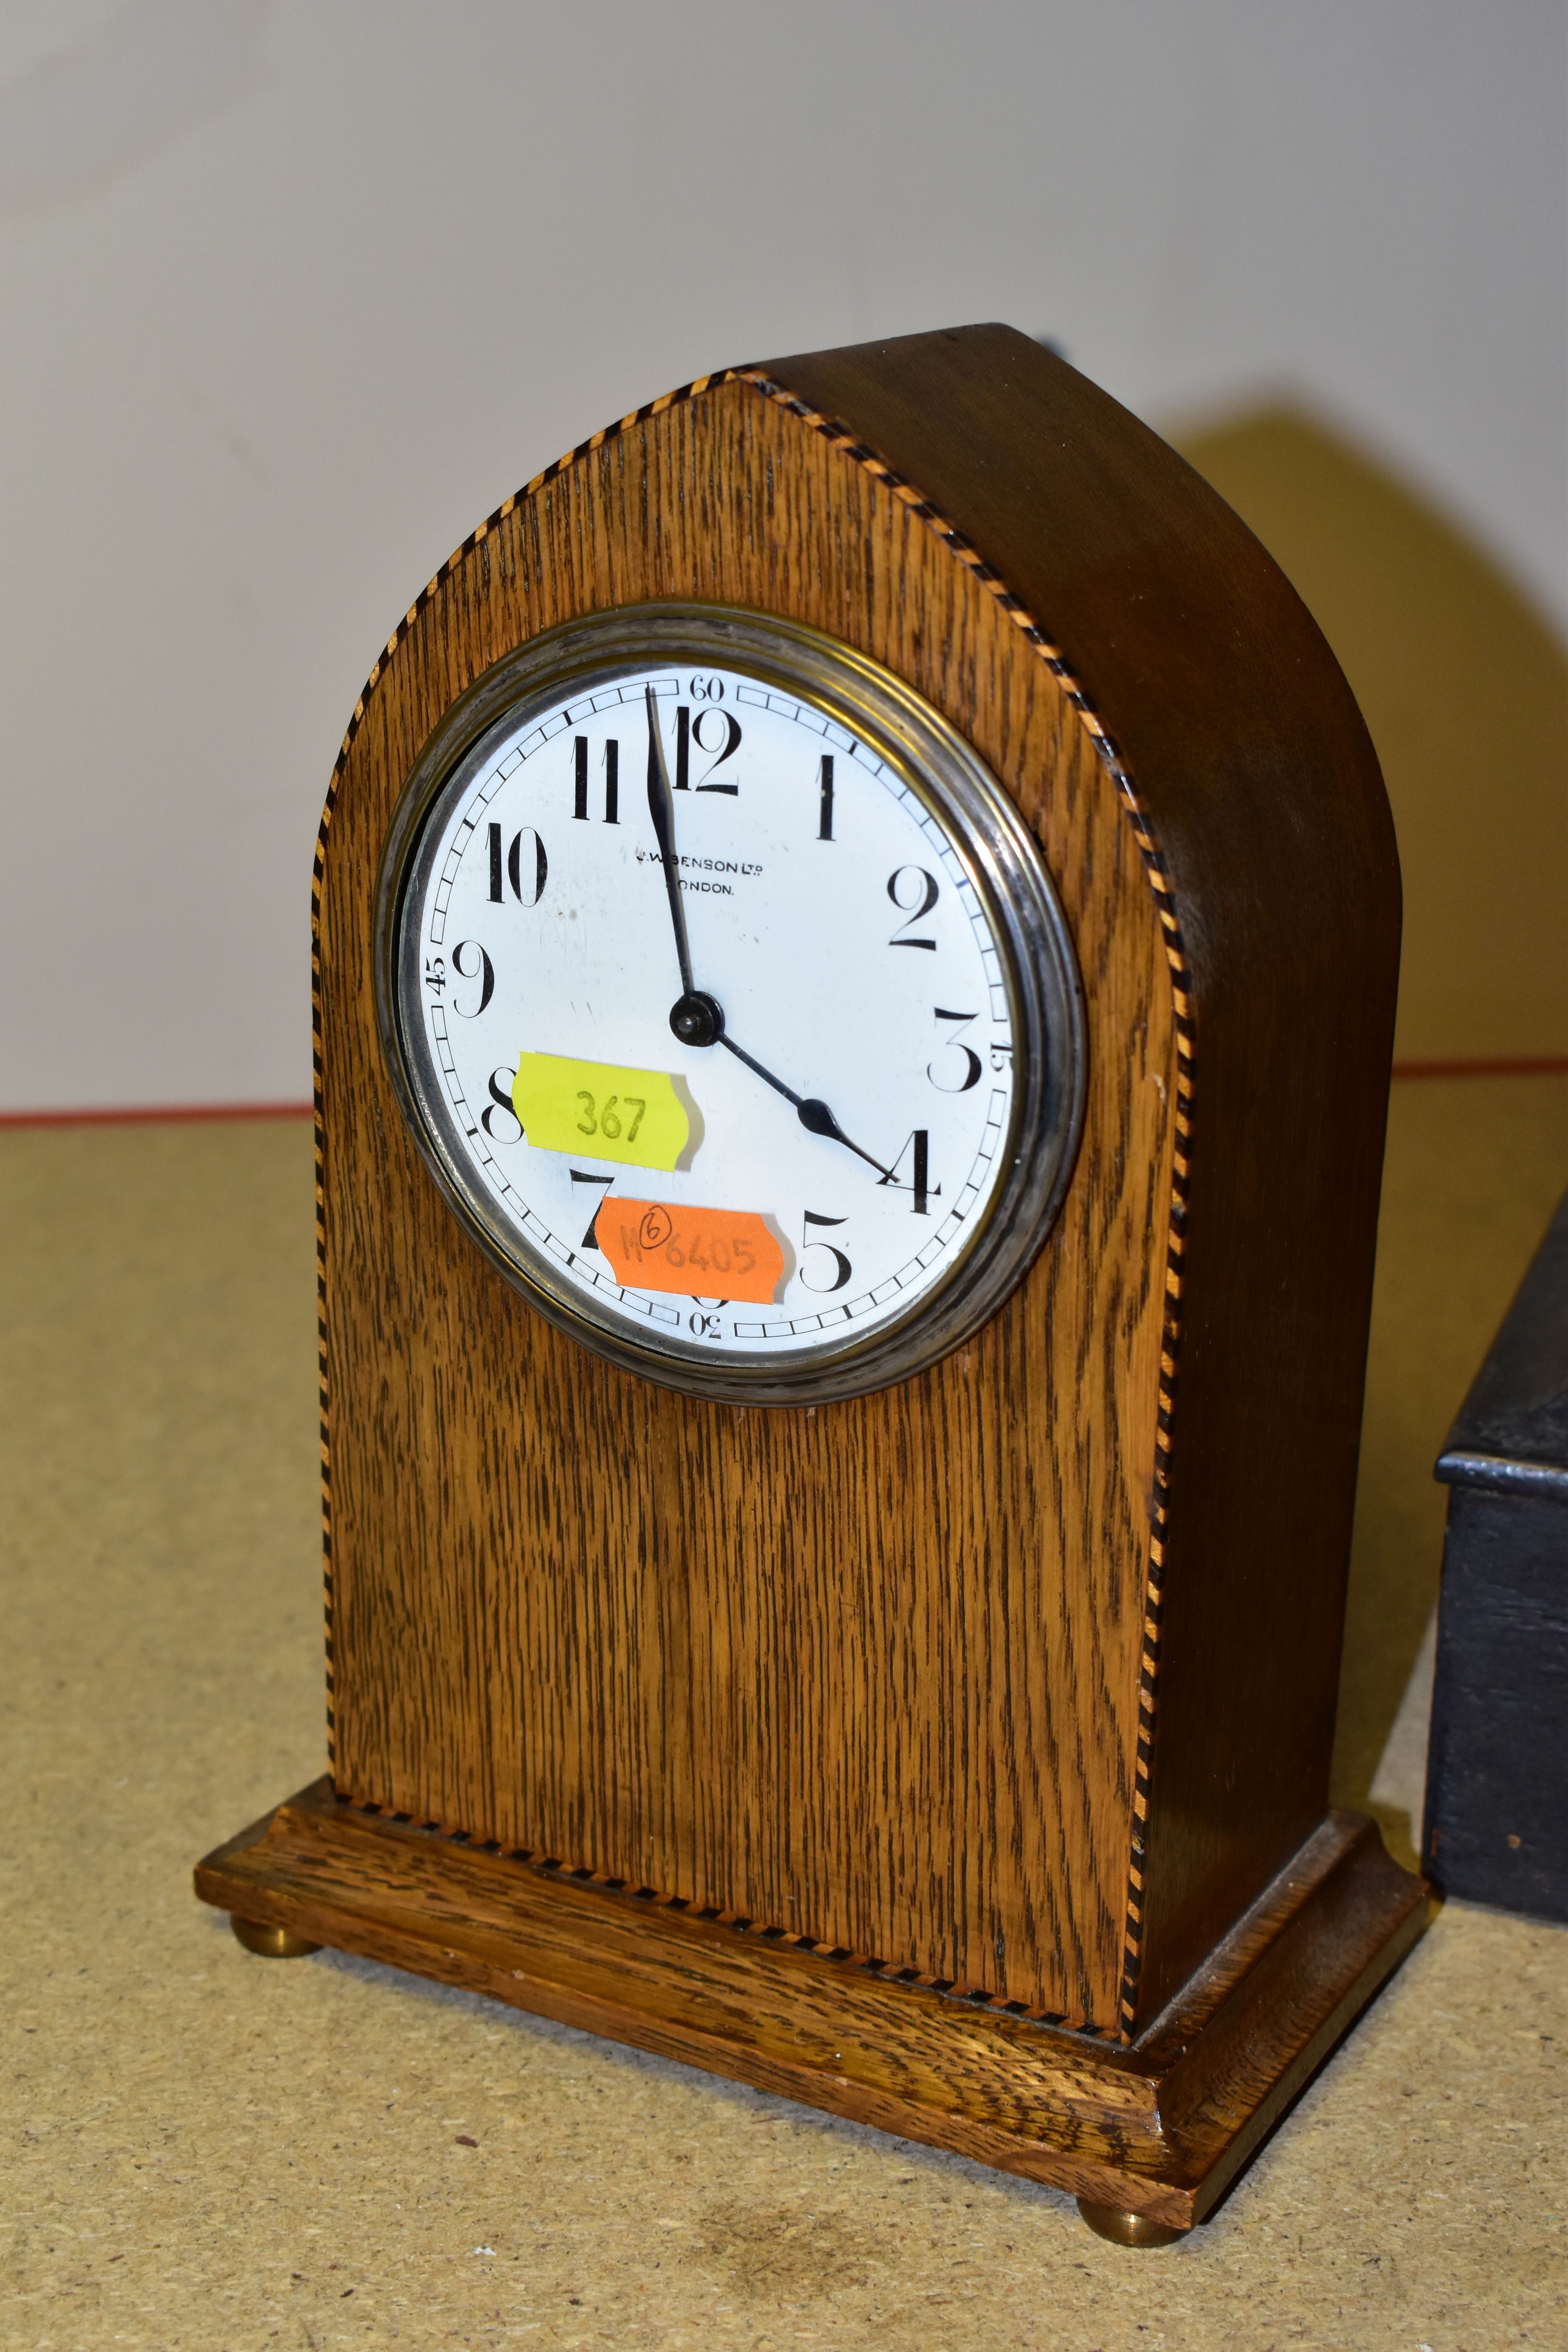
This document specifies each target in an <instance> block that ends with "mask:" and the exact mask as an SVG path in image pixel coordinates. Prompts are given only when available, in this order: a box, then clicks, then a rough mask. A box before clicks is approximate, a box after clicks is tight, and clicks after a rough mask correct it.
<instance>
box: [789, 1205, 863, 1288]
mask: <svg viewBox="0 0 1568 2352" xmlns="http://www.w3.org/2000/svg"><path fill="white" fill-rule="evenodd" d="M848 1222H849V1220H848V1219H847V1217H823V1216H819V1215H818V1214H817V1213H816V1210H815V1209H807V1211H806V1212H805V1225H803V1227H802V1229H801V1236H800V1255H801V1261H802V1262H801V1269H800V1280H801V1287H802V1288H803V1289H805V1290H815V1291H816V1292H817V1293H818V1294H819V1295H820V1294H822V1293H825V1292H826V1291H830V1290H842V1289H843V1287H844V1286H845V1284H846V1283H847V1281H848V1279H849V1277H850V1276H851V1275H852V1274H853V1273H854V1271H855V1269H854V1267H853V1266H852V1265H850V1263H849V1260H848V1259H847V1257H846V1256H845V1255H844V1252H843V1251H842V1250H841V1249H839V1248H838V1247H837V1244H835V1243H833V1242H818V1241H814V1240H813V1239H812V1237H811V1234H809V1232H807V1231H806V1230H805V1227H806V1226H810V1225H845V1224H847V1223H848ZM807 1250H825V1251H826V1254H827V1255H828V1256H829V1257H830V1258H831V1259H832V1260H833V1266H834V1273H833V1279H832V1280H831V1281H830V1282H811V1281H808V1280H807V1279H806V1272H805V1254H806V1252H807ZM826 1271H827V1269H826V1266H820V1265H819V1266H814V1268H813V1272H814V1273H819V1274H825V1273H826Z"/></svg>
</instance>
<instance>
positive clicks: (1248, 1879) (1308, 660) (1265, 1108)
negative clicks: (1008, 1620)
mask: <svg viewBox="0 0 1568 2352" xmlns="http://www.w3.org/2000/svg"><path fill="white" fill-rule="evenodd" d="M758 373H760V374H761V375H762V376H763V378H765V379H766V380H768V381H769V382H770V383H773V384H774V385H776V386H777V387H779V389H780V390H781V392H786V393H788V394H793V395H795V397H796V399H797V400H798V401H799V402H800V403H802V404H805V405H806V406H807V407H808V408H809V409H810V410H811V411H813V412H815V413H816V414H817V415H820V416H824V417H827V418H833V419H837V420H841V421H842V422H843V424H844V425H846V426H847V429H848V431H849V432H850V433H851V434H853V435H854V436H857V437H858V438H860V439H862V440H863V441H864V443H865V444H867V445H868V447H869V448H870V449H871V450H874V451H875V453H876V455H877V457H878V458H879V459H880V460H881V461H883V462H884V463H886V464H887V465H889V466H890V467H893V468H896V469H897V471H898V473H899V474H900V475H902V476H903V477H904V478H906V480H907V482H908V483H909V484H910V486H911V488H913V487H916V486H918V490H919V492H920V493H921V494H922V495H923V496H924V498H925V499H928V500H929V501H930V502H931V505H932V507H934V508H935V509H938V510H940V513H941V515H942V517H944V518H946V519H947V520H948V521H949V522H950V523H951V524H952V525H953V526H955V527H956V529H957V530H958V531H960V532H961V533H962V534H963V538H964V539H965V540H966V541H968V542H969V544H970V547H971V548H972V549H973V551H974V552H975V553H976V554H978V555H979V556H980V557H982V558H983V559H984V562H985V563H986V564H987V565H989V566H990V567H991V568H992V569H993V571H994V572H995V573H996V574H997V575H998V577H999V580H1000V581H1001V582H1002V583H1005V587H1006V589H1007V590H1009V591H1010V592H1011V593H1012V596H1013V597H1014V598H1016V600H1017V601H1018V603H1019V604H1022V605H1023V606H1025V607H1026V608H1027V612H1028V613H1029V614H1030V615H1032V616H1033V618H1034V619H1035V621H1036V622H1037V623H1038V624H1039V625H1040V626H1041V627H1042V628H1043V629H1044V630H1046V631H1047V632H1048V633H1050V635H1052V636H1053V637H1054V638H1055V639H1056V640H1057V642H1058V644H1059V646H1060V647H1061V649H1062V653H1063V655H1064V656H1065V659H1066V661H1067V663H1068V666H1069V667H1070V669H1071V671H1072V673H1073V675H1074V676H1075V677H1076V678H1077V679H1078V680H1079V682H1080V684H1081V686H1082V688H1083V690H1084V693H1085V696H1086V698H1087V700H1088V703H1089V707H1090V709H1092V710H1093V711H1094V712H1096V713H1097V714H1098V715H1099V717H1100V720H1101V722H1102V723H1103V725H1104V727H1105V729H1106V730H1107V736H1108V739H1109V744H1110V749H1111V751H1112V752H1113V754H1114V756H1116V757H1117V758H1118V759H1119V761H1121V763H1122V764H1123V765H1124V767H1125V769H1126V771H1127V772H1129V774H1130V776H1131V782H1132V785H1133V787H1134V788H1135V790H1136V793H1137V794H1138V797H1139V801H1140V803H1141V805H1142V809H1143V810H1144V812H1145V813H1146V815H1147V818H1148V822H1149V824H1150V827H1151V830H1152V836H1153V840H1154V843H1155V845H1156V846H1157V850H1158V853H1159V856H1160V858H1161V860H1162V862H1163V875H1164V878H1165V880H1166V881H1167V883H1168V887H1169V890H1170V894H1171V898H1172V900H1173V907H1174V913H1175V919H1176V922H1177V923H1178V925H1179V928H1180V940H1181V949H1182V954H1183V959H1184V964H1185V969H1186V973H1187V976H1188V988H1189V991H1190V1002H1189V1006H1188V1010H1189V1013H1190V1018H1191V1022H1192V1024H1193V1030H1194V1057H1195V1066H1196V1074H1195V1103H1194V1118H1193V1138H1192V1151H1191V1168H1190V1181H1189V1190H1188V1195H1187V1201H1186V1217H1185V1225H1184V1233H1183V1234H1182V1236H1181V1253H1180V1255H1181V1260H1182V1273H1181V1276H1180V1277H1179V1280H1180V1285H1181V1290H1182V1307H1181V1320H1182V1325H1183V1331H1182V1339H1181V1349H1180V1358H1179V1370H1178V1371H1177V1375H1176V1388H1175V1397H1174V1409H1173V1417H1172V1419H1173V1425H1172V1429H1171V1432H1170V1448H1171V1451H1170V1459H1169V1480H1170V1484H1169V1488H1168V1512H1169V1516H1168V1523H1167V1531H1166V1541H1165V1544H1164V1548H1163V1549H1164V1560H1163V1586H1162V1590H1161V1605H1160V1611H1159V1627H1158V1666H1157V1695H1156V1700H1155V1710H1154V1732H1153V1738H1154V1752H1153V1757H1152V1767H1151V1794H1150V1801H1149V1802H1150V1811H1149V1820H1148V1827H1147V1840H1146V1852H1145V1854H1144V1856H1143V1882H1144V1883H1143V1896H1144V1900H1143V1905H1142V1935H1141V1939H1140V1937H1139V1935H1138V1933H1137V1921H1136V1916H1135V1918H1134V1934H1133V1936H1132V1937H1131V1939H1130V1967H1129V1984H1128V2003H1129V2006H1128V2012H1127V2013H1128V2017H1129V2021H1142V2020H1144V2019H1146V2018H1148V2017H1149V2016H1152V2014H1153V2013H1154V2012H1155V2011H1157V2010H1158V2009H1159V2008H1160V2006H1161V2005H1162V2003H1163V2001H1164V2000H1167V1999H1168V1998H1169V1997H1170V1996H1171V1994H1172V1993H1173V1991H1174V1990H1176V1989H1177V1988H1178V1987H1179V1986H1180V1985H1181V1984H1182V1983H1183V1982H1184V1980H1185V1979H1186V1978H1187V1976H1188V1975H1189V1974H1190V1972H1191V1970H1192V1969H1193V1968H1194V1966H1195V1965H1196V1964H1197V1963H1198V1962H1199V1961H1201V1959H1202V1958H1203V1957H1204V1955H1205V1952H1206V1951H1207V1950H1209V1949H1210V1948H1212V1946H1213V1945H1214V1944H1215V1942H1216V1941H1217V1940H1218V1938H1219V1937H1221V1936H1222V1935H1223V1934H1224V1933H1225V1932H1226V1929H1227V1928H1228V1927H1229V1926H1230V1925H1231V1924H1232V1922H1233V1921H1234V1920H1235V1918H1236V1917H1237V1915H1238V1913H1239V1912H1240V1910H1241V1909H1242V1908H1243V1907H1244V1906H1246V1905H1247V1903H1248V1902H1249V1901H1251V1900H1252V1899H1253V1897H1254V1896H1255V1895H1257V1893H1258V1889H1259V1887H1261V1886H1262V1885H1264V1884H1265V1883H1266V1882H1267V1881H1268V1879H1269V1878H1270V1876H1271V1875H1272V1874H1274V1873H1275V1872H1276V1871H1277V1870H1278V1869H1279V1868H1280V1867H1281V1865H1282V1864H1283V1863H1284V1862H1285V1860H1286V1858H1287V1857H1288V1856H1289V1853H1291V1852H1292V1851H1293V1850H1294V1849H1295V1848H1296V1847H1297V1846H1299V1845H1300V1843H1301V1841H1302V1840H1303V1839H1304V1838H1306V1837H1307V1836H1308V1835H1309V1834H1310V1832H1312V1831H1313V1830H1314V1829H1315V1828H1316V1827H1317V1825H1318V1823H1319V1822H1320V1821H1321V1819H1322V1817H1323V1815H1324V1812H1325V1811H1326V1807H1327V1801H1328V1768H1329V1754H1330V1747H1331V1738H1332V1729H1333V1718H1334V1708H1335V1701H1336V1695H1337V1685H1338V1670H1339V1657H1340V1647H1341V1640H1342V1622H1343V1607H1344V1582H1345V1573H1346V1567H1347V1562H1348V1556H1349V1546H1350V1531H1351V1519H1352V1506H1353V1500H1354V1490H1355V1475H1356V1462H1357V1453H1358V1446H1359V1437H1360V1422H1361V1410H1362V1399H1363V1382H1364V1370H1365V1350H1366V1335H1367V1326H1368V1320H1369V1316H1370V1310H1371V1289H1372V1269H1373V1247H1374V1242H1375V1231H1376V1215H1377V1199H1378V1189H1379V1182H1380V1177H1381V1170H1382V1156H1383V1140H1384V1123H1385V1118H1386V1108H1387V1086H1388V1075H1389V1066H1390V1059H1391V1055H1392V1049H1393V1026H1394V996H1395V989H1396V983H1397V974H1398V955H1399V922H1400V892H1399V870H1398V859H1397V854H1396V850H1395V845H1394V833H1393V825H1392V820H1391V818H1390V815H1389V811H1388V805H1387V801H1386V797H1385V795H1384V789H1383V783H1382V779H1381V775H1380V773H1379V770H1378V766H1377V761H1376V758H1375V754H1374V752H1373V747H1372V744H1371V741H1370V739H1369V738H1368V735H1367V732H1366V729H1365V726H1364V723H1363V720H1362V718H1361V715H1360V713H1359V711H1358V710H1357V709H1356V706H1355V703H1354V701H1353V699H1352V696H1351V693H1350V689H1349V688H1348V687H1347V685H1346V683H1345V681H1344V678H1343V677H1342V673H1341V672H1340V669H1339V667H1338V665H1337V663H1336V662H1335V660H1334V658H1333V656H1332V654H1331V651H1330V649H1329V647H1328V646H1327V644H1326V643H1325V641H1324V639H1323V637H1322V635H1321V632H1320V631H1319V630H1318V628H1317V626H1316V625H1315V624H1314V622H1313V621H1312V619H1311V617H1310V614H1308V612H1307V611H1306V608H1305V607H1304V606H1303V605H1302V604H1301V603H1300V599H1299V597H1298V596H1297V595H1296V593H1295V592H1294V591H1293V590H1292V588H1291V587H1290V585H1289V582H1288V581H1287V580H1286V579H1285V577H1284V575H1283V573H1282V572H1280V571H1279V567H1278V566H1277V565H1276V564H1275V563H1274V562H1273V561H1272V559H1271V558H1270V557H1269V556H1268V554H1267V552H1266V551H1264V550H1263V549H1262V548H1261V547H1260V546H1259V545H1258V541H1256V540H1255V539H1254V538H1253V537H1252V535H1251V533H1250V532H1249V531H1247V529H1246V527H1245V526H1244V525H1243V524H1242V523H1241V522H1240V520H1238V518H1237V516H1236V515H1235V514H1234V513H1232V511H1231V509H1229V508H1228V507H1226V505H1225V503H1224V502H1223V500H1221V499H1219V498H1218V497H1217V496H1216V495H1215V493H1214V492H1213V491H1212V490H1211V489H1210V488H1208V486H1207V485H1206V484H1205V482H1203V481H1202V480H1201V478H1199V477H1198V476H1197V475H1196V474H1195V473H1194V471H1193V470H1192V468H1191V467H1188V466H1186V465H1185V464H1184V461H1183V460H1182V459H1181V458H1179V457H1177V456H1176V455H1175V454H1174V452H1173V451H1172V450H1171V449H1169V448H1168V447H1167V446H1165V445H1164V444H1163V442H1161V441H1160V440H1159V439H1158V437H1157V436H1155V435H1153V434H1152V433H1151V432H1150V431H1148V429H1147V428H1146V427H1145V426H1143V425H1142V424H1140V423H1139V421H1138V420H1137V419H1136V418H1134V417H1132V416H1131V415H1129V414H1128V413H1127V411H1125V410H1124V409H1122V408H1121V407H1120V406H1119V405H1118V404H1117V403H1116V402H1114V401H1113V400H1111V399H1110V398H1109V397H1108V395H1106V394H1104V393H1102V392H1100V390H1098V389H1097V387H1095V386H1094V385H1093V384H1091V383H1088V382H1087V381H1086V380H1085V379H1084V378H1083V377H1082V376H1080V375H1079V374H1078V373H1076V371H1074V370H1073V369H1072V368H1070V367H1069V366H1068V365H1067V363H1066V362H1063V361H1062V360H1060V359H1058V358H1057V357H1056V356H1055V355H1054V354H1052V353H1050V352H1047V351H1046V350H1045V349H1043V348H1042V347H1041V346H1039V345H1037V344H1036V343H1034V342H1033V341H1030V340H1029V338H1027V337H1026V336H1024V335H1021V334H1019V333H1017V332H1016V331H1014V330H1013V329H1010V328H1007V327H1003V326H974V327H968V328H963V329H957V330H953V331H945V332H942V333H937V334H928V335H919V336H911V337H907V338H902V339H900V340H898V341H889V342H885V343H875V344H866V345H862V346H859V347H857V348H854V349H849V350H842V351H835V352H815V353H807V354H803V355H797V356H795V357H791V358H786V359H781V360H777V361H772V362H766V363H765V365H764V366H763V368H762V369H760V370H759V371H758Z"/></svg>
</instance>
